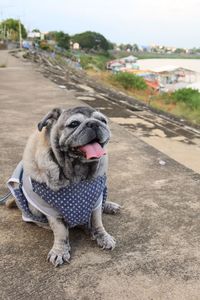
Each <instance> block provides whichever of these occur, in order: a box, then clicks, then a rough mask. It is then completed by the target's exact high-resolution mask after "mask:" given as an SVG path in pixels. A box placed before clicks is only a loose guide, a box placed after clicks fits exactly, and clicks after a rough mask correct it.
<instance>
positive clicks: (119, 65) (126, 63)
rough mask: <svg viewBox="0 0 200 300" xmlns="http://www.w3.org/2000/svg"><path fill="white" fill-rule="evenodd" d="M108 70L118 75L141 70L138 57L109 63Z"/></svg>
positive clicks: (128, 57) (124, 58)
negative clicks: (123, 72) (121, 72)
mask: <svg viewBox="0 0 200 300" xmlns="http://www.w3.org/2000/svg"><path fill="white" fill-rule="evenodd" d="M106 68H107V70H111V71H113V72H114V73H116V72H120V71H124V70H128V69H129V70H130V69H139V66H138V64H137V57H135V56H133V55H130V56H126V57H122V58H119V59H115V60H111V61H109V62H108V63H107V65H106Z"/></svg>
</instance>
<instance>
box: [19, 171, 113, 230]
mask: <svg viewBox="0 0 200 300" xmlns="http://www.w3.org/2000/svg"><path fill="white" fill-rule="evenodd" d="M32 187H33V191H34V192H35V193H36V194H37V195H38V196H40V197H41V198H42V199H43V200H44V201H45V202H47V203H48V204H49V205H51V206H52V207H53V208H55V209H56V210H57V211H58V212H59V213H60V215H61V216H62V217H63V219H64V220H65V222H66V223H67V224H68V226H69V227H74V226H76V225H86V226H87V227H90V219H91V214H92V210H93V208H94V207H95V203H96V202H97V201H98V199H99V198H100V197H101V195H103V199H102V207H103V206H104V203H105V201H106V197H107V187H106V176H99V177H97V178H95V179H91V180H85V181H81V182H79V183H74V184H70V185H69V186H66V187H64V188H61V189H59V190H58V191H52V190H51V189H50V188H49V187H48V186H47V185H46V184H45V183H39V182H37V181H34V180H32ZM15 195H16V198H17V202H18V205H19V208H20V209H21V210H22V211H23V213H24V214H25V215H26V216H28V217H31V218H32V219H33V221H38V222H46V221H47V220H46V217H45V216H44V217H42V218H41V217H36V216H33V215H32V214H31V212H30V210H29V208H28V202H27V200H26V198H25V196H24V194H23V191H22V190H20V189H16V190H15ZM30 214H31V215H32V216H31V215H30Z"/></svg>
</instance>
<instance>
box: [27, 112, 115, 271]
mask: <svg viewBox="0 0 200 300" xmlns="http://www.w3.org/2000/svg"><path fill="white" fill-rule="evenodd" d="M109 140H110V129H109V125H108V121H107V118H106V117H105V115H103V114H102V113H100V112H98V111H96V110H94V109H93V108H90V107H75V108H72V109H68V110H66V109H61V108H54V109H53V110H52V111H50V112H49V113H48V114H47V115H46V116H45V117H44V118H43V119H42V120H41V121H40V122H39V124H38V130H37V131H35V132H34V133H33V135H32V136H30V138H29V140H28V142H27V145H26V147H25V151H24V154H23V169H24V172H25V173H26V176H28V178H31V180H33V181H35V182H36V183H40V184H43V185H44V184H45V186H46V187H47V188H48V189H49V191H50V192H52V193H54V195H56V193H57V192H59V191H61V190H62V189H64V188H65V187H70V186H71V185H75V186H77V185H78V184H82V185H84V184H85V183H86V184H87V183H88V182H91V181H95V180H97V179H98V178H103V176H105V175H106V173H107V164H108V155H107V153H106V145H107V144H108V142H109ZM52 197H53V196H52ZM86 198H90V194H87V197H86ZM60 201H62V197H61V200H60ZM74 201H75V202H76V195H75V200H74ZM28 206H29V209H30V211H31V212H32V214H33V215H34V216H41V217H42V216H43V214H44V212H41V211H40V210H39V209H37V208H36V207H35V206H34V205H32V204H31V203H30V202H29V203H28ZM81 207H82V208H81V209H84V206H81ZM119 210H120V205H118V204H116V203H114V202H108V201H106V202H105V203H104V205H103V204H102V201H100V204H98V207H97V208H95V209H94V210H92V213H91V218H90V224H91V226H90V232H91V234H92V237H93V239H95V240H96V242H97V244H98V245H99V246H100V247H102V248H103V249H110V250H112V249H114V248H115V244H116V241H115V239H114V238H113V237H112V236H111V235H110V234H109V233H107V231H106V230H105V228H104V226H103V223H102V211H103V212H105V213H109V214H115V213H117V212H119ZM46 218H47V220H48V224H49V226H50V228H51V229H52V231H53V234H54V243H53V247H52V249H51V250H50V252H49V254H48V260H49V261H50V262H51V263H52V264H53V265H54V266H59V265H62V264H63V263H64V262H69V260H70V244H69V230H68V228H69V226H68V223H67V222H66V220H64V219H63V218H62V216H60V215H58V216H57V215H56V214H55V216H51V215H46Z"/></svg>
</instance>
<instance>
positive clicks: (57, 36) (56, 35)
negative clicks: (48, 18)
mask: <svg viewBox="0 0 200 300" xmlns="http://www.w3.org/2000/svg"><path fill="white" fill-rule="evenodd" d="M45 39H47V40H53V41H56V43H57V46H58V47H60V48H64V49H69V47H70V36H69V34H67V33H64V32H63V31H50V32H48V33H47V34H46V35H45Z"/></svg>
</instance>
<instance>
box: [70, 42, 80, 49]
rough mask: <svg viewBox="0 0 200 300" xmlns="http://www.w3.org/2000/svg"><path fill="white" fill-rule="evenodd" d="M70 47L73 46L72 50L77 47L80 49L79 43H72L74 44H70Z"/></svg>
mask: <svg viewBox="0 0 200 300" xmlns="http://www.w3.org/2000/svg"><path fill="white" fill-rule="evenodd" d="M72 48H73V49H74V50H79V49H80V45H79V43H74V44H73V45H72Z"/></svg>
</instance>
